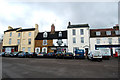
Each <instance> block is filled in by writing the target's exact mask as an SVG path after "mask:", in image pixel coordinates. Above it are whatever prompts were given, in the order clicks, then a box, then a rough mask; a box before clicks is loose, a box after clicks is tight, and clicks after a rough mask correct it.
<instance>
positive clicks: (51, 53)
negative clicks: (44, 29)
mask: <svg viewBox="0 0 120 80" xmlns="http://www.w3.org/2000/svg"><path fill="white" fill-rule="evenodd" d="M55 56H56V55H55V53H54V52H49V53H48V54H47V57H55Z"/></svg>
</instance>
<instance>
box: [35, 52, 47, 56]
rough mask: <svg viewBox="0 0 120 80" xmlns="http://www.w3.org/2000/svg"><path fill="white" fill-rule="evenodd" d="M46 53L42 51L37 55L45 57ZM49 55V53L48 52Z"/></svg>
mask: <svg viewBox="0 0 120 80" xmlns="http://www.w3.org/2000/svg"><path fill="white" fill-rule="evenodd" d="M45 54H46V53H44V52H40V53H37V57H44V56H45ZM46 55H47V54H46Z"/></svg>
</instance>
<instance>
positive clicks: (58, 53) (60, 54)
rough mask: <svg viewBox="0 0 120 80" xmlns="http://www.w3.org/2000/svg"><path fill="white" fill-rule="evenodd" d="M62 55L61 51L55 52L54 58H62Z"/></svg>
mask: <svg viewBox="0 0 120 80" xmlns="http://www.w3.org/2000/svg"><path fill="white" fill-rule="evenodd" d="M63 56H64V54H63V52H60V51H59V52H56V59H57V58H63Z"/></svg>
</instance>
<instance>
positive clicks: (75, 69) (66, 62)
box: [2, 57, 118, 78]
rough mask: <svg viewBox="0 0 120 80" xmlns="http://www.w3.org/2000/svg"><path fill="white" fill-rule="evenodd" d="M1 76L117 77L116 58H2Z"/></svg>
mask: <svg viewBox="0 0 120 80" xmlns="http://www.w3.org/2000/svg"><path fill="white" fill-rule="evenodd" d="M2 78H118V58H111V59H110V60H103V61H102V62H97V61H90V60H87V59H54V58H11V57H3V58H2Z"/></svg>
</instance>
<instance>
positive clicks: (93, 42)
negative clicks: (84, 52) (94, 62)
mask: <svg viewBox="0 0 120 80" xmlns="http://www.w3.org/2000/svg"><path fill="white" fill-rule="evenodd" d="M119 38H120V37H94V38H90V50H95V45H119V44H120V41H119ZM109 39H112V41H111V44H110V43H109ZM97 40H100V43H97ZM112 49H113V54H115V50H116V49H119V47H113V48H112Z"/></svg>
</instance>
